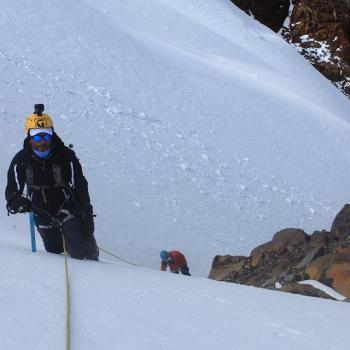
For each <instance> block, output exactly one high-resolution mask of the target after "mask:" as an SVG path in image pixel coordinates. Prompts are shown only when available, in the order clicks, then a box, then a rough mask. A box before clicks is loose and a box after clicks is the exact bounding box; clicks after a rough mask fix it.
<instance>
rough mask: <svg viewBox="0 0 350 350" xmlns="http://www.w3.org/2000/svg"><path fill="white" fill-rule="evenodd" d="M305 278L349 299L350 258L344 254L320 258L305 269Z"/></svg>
mask: <svg viewBox="0 0 350 350" xmlns="http://www.w3.org/2000/svg"><path fill="white" fill-rule="evenodd" d="M305 278H308V279H313V280H317V281H319V282H321V283H323V284H325V285H327V286H329V287H332V288H333V289H334V290H336V291H337V292H338V293H340V294H342V295H344V296H346V297H350V256H348V255H344V254H328V255H325V256H322V257H320V258H318V259H316V260H315V261H313V262H312V263H311V264H309V265H308V266H307V267H306V269H305Z"/></svg>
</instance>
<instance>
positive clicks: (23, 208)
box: [8, 196, 32, 214]
mask: <svg viewBox="0 0 350 350" xmlns="http://www.w3.org/2000/svg"><path fill="white" fill-rule="evenodd" d="M8 207H9V209H10V211H11V212H12V213H13V214H17V213H27V212H29V211H31V208H32V202H31V201H30V200H29V199H28V198H26V197H23V196H18V197H15V198H13V199H12V200H11V202H10V203H9V205H8Z"/></svg>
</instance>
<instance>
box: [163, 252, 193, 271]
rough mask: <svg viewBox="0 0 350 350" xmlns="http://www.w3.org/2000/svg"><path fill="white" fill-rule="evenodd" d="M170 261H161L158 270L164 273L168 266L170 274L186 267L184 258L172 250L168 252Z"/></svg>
mask: <svg viewBox="0 0 350 350" xmlns="http://www.w3.org/2000/svg"><path fill="white" fill-rule="evenodd" d="M169 256H170V260H169V261H162V263H161V265H160V269H161V270H162V271H165V270H166V268H167V267H168V266H169V268H170V271H171V272H176V271H180V270H181V269H182V268H183V267H185V266H187V261H186V258H185V256H184V255H183V254H182V253H180V252H179V251H177V250H172V251H170V252H169Z"/></svg>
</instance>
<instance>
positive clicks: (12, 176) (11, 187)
mask: <svg viewBox="0 0 350 350" xmlns="http://www.w3.org/2000/svg"><path fill="white" fill-rule="evenodd" d="M24 185H25V169H24V166H23V165H22V162H21V152H19V153H17V154H16V155H15V157H14V158H13V159H12V162H11V164H10V167H9V170H8V172H7V186H6V190H5V199H6V201H7V203H10V202H11V200H12V199H13V198H15V197H18V196H21V195H22V194H23V189H24Z"/></svg>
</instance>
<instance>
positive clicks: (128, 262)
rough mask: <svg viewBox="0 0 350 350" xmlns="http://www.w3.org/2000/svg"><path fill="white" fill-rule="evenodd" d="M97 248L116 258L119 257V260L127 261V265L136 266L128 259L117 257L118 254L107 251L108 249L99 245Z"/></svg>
mask: <svg viewBox="0 0 350 350" xmlns="http://www.w3.org/2000/svg"><path fill="white" fill-rule="evenodd" d="M98 248H99V249H100V250H102V251H103V252H105V253H107V254H109V255H111V256H113V257H115V258H116V259H119V260H121V261H124V262H125V263H127V264H129V265H132V266H137V265H135V264H133V263H131V262H130V261H126V260H124V259H122V258H121V257H119V256H117V255H115V254H113V253H111V252H109V251H108V250H106V249H103V248H101V247H100V246H99V247H98Z"/></svg>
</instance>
